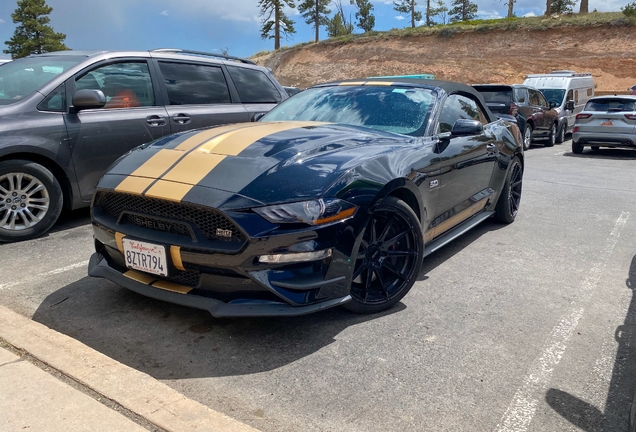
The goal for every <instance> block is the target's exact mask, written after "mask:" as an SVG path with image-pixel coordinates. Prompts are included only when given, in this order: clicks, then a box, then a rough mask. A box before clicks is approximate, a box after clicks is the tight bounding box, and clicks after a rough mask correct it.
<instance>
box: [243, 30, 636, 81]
mask: <svg viewBox="0 0 636 432" xmlns="http://www.w3.org/2000/svg"><path fill="white" fill-rule="evenodd" d="M444 34H445V33H443V32H442V33H437V34H422V35H415V36H402V37H388V36H387V37H383V38H373V39H372V38H359V39H354V40H352V41H349V42H347V43H344V42H342V43H334V42H329V41H328V42H326V43H325V42H323V43H318V44H309V45H304V46H302V47H298V48H290V49H286V50H281V51H278V52H273V53H269V54H266V55H262V56H258V57H254V60H256V61H257V63H259V64H261V65H265V66H268V67H270V68H272V70H273V71H274V75H275V76H276V77H277V78H278V79H279V80H280V82H281V83H283V84H284V85H292V86H298V87H308V86H310V85H313V84H317V83H321V82H326V81H333V80H341V79H348V78H363V77H368V76H377V75H403V74H415V73H432V74H434V75H435V78H437V79H442V80H451V81H459V82H464V83H469V84H470V83H475V84H477V83H505V84H513V83H521V82H523V79H524V76H525V75H526V74H529V73H545V72H549V71H551V70H555V69H569V70H574V71H578V72H591V73H592V74H593V76H594V80H595V82H596V84H597V91H599V92H616V91H618V92H623V93H625V90H626V89H627V88H629V87H631V86H632V85H635V84H636V27H634V26H623V25H621V26H613V25H611V24H605V25H599V26H594V27H558V28H551V29H547V30H503V31H501V30H497V31H494V30H491V31H468V32H459V33H453V34H445V35H444Z"/></svg>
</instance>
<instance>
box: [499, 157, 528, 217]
mask: <svg viewBox="0 0 636 432" xmlns="http://www.w3.org/2000/svg"><path fill="white" fill-rule="evenodd" d="M522 188H523V166H521V161H520V160H519V158H517V157H515V158H514V159H513V160H512V162H511V163H510V166H509V167H508V175H507V176H506V182H505V183H504V187H503V189H502V191H501V195H499V200H498V201H497V206H496V207H495V219H496V220H497V221H498V222H501V223H505V224H509V223H512V222H514V220H515V218H516V217H517V213H518V212H519V206H520V205H521V190H522Z"/></svg>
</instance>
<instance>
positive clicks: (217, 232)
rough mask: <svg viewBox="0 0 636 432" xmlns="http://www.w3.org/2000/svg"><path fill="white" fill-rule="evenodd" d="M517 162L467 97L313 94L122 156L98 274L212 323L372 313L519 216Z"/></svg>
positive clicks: (99, 216) (401, 86)
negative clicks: (473, 237)
mask: <svg viewBox="0 0 636 432" xmlns="http://www.w3.org/2000/svg"><path fill="white" fill-rule="evenodd" d="M523 166H524V159H523V150H522V142H521V137H520V134H519V130H518V128H517V127H516V125H513V124H511V123H507V122H505V121H504V120H497V118H495V117H494V116H493V114H492V113H491V112H490V111H489V110H488V108H486V106H485V104H484V102H483V99H482V98H481V96H480V95H479V93H477V92H476V91H475V90H473V89H472V88H471V87H469V86H466V85H463V84H457V83H450V82H442V81H432V80H410V79H395V78H394V79H371V80H365V81H355V82H354V81H347V82H340V83H331V84H324V85H318V86H315V87H313V88H310V89H308V90H305V91H303V92H302V93H299V94H298V95H296V96H294V97H293V98H291V99H289V100H287V101H285V102H283V103H282V104H280V105H279V106H277V107H276V108H274V109H273V110H272V111H270V112H269V113H268V114H267V115H265V116H264V117H263V118H262V119H261V120H260V121H258V122H254V123H248V124H235V125H226V126H221V127H216V128H212V129H206V130H198V131H190V132H185V133H181V134H177V135H172V136H170V137H167V138H162V139H160V140H158V141H154V142H152V143H150V144H146V145H144V146H142V147H139V148H137V149H135V150H133V151H131V152H130V153H129V154H127V155H125V156H124V157H122V158H121V159H120V160H118V161H117V162H116V163H115V164H114V165H113V166H112V167H111V168H110V169H109V171H108V172H107V173H106V174H105V175H104V177H103V178H102V179H101V180H100V182H99V185H98V187H97V190H96V192H95V194H94V196H93V203H92V211H91V214H92V218H93V226H94V232H95V248H96V253H95V254H93V256H92V257H91V260H90V264H89V274H90V275H91V276H95V277H102V278H106V279H109V280H111V281H113V282H115V283H117V284H119V285H121V286H123V287H126V288H128V289H130V290H133V291H136V292H138V293H141V294H144V295H146V296H149V297H153V298H156V299H161V300H165V301H168V302H172V303H178V304H181V305H187V306H190V307H194V308H198V309H204V310H208V311H209V312H210V313H211V314H212V315H214V316H217V317H221V316H224V317H227V316H264V315H300V314H306V313H310V312H314V311H317V310H321V309H325V308H329V307H333V306H338V305H342V306H344V307H346V308H348V309H350V310H352V311H355V312H360V313H373V312H379V311H382V310H384V309H387V308H389V307H391V306H392V305H394V304H395V303H397V302H398V301H400V299H401V298H402V297H403V296H404V295H405V294H406V293H407V292H408V291H409V290H410V288H411V287H412V286H413V283H414V282H415V280H416V279H417V277H418V273H419V272H420V267H421V265H422V259H423V258H424V257H425V256H426V255H427V254H430V253H431V252H433V251H435V250H436V249H438V248H439V247H441V246H442V245H444V244H446V243H448V242H450V241H451V240H453V239H454V238H456V237H457V236H459V235H461V234H462V233H464V232H466V231H467V230H468V229H470V228H472V227H474V226H475V225H477V224H479V223H480V222H482V221H484V220H485V219H487V218H489V217H494V218H495V219H496V220H497V221H500V222H502V223H511V222H512V221H513V220H514V219H515V216H516V215H517V210H518V209H519V203H520V199H521V186H522V175H523Z"/></svg>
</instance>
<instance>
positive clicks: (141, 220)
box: [120, 212, 192, 236]
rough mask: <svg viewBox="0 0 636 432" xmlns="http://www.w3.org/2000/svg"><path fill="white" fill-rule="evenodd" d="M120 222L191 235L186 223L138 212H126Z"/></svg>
mask: <svg viewBox="0 0 636 432" xmlns="http://www.w3.org/2000/svg"><path fill="white" fill-rule="evenodd" d="M120 223H129V224H132V225H137V226H140V227H144V228H150V229H154V230H157V231H164V232H168V233H171V234H179V235H184V236H191V235H192V233H191V230H190V228H189V227H188V226H187V225H186V224H182V223H175V222H166V221H164V220H161V219H157V218H153V217H149V216H142V215H138V214H131V213H128V212H125V213H124V214H123V215H122V217H121V220H120Z"/></svg>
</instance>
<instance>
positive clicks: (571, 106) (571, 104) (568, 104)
mask: <svg viewBox="0 0 636 432" xmlns="http://www.w3.org/2000/svg"><path fill="white" fill-rule="evenodd" d="M565 109H566V110H570V111H574V101H573V100H569V101H567V102H566V103H565Z"/></svg>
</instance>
